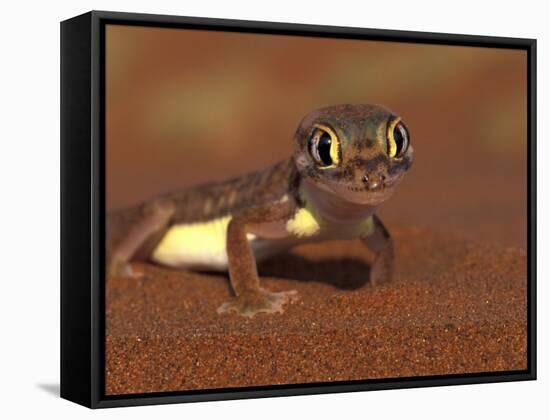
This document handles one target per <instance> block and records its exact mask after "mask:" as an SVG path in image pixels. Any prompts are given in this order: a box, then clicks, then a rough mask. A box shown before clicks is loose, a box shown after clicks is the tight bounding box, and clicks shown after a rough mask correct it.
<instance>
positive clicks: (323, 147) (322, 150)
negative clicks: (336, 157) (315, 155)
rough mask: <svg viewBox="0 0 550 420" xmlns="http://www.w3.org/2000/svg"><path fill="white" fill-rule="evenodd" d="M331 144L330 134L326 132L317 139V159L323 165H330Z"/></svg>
mask: <svg viewBox="0 0 550 420" xmlns="http://www.w3.org/2000/svg"><path fill="white" fill-rule="evenodd" d="M331 144H332V139H331V138H330V134H328V133H327V132H326V131H325V132H323V134H322V135H321V137H320V138H319V143H318V144H317V150H318V152H319V157H320V158H321V161H322V162H323V163H324V164H325V165H327V166H328V165H332V157H331V156H330V146H331Z"/></svg>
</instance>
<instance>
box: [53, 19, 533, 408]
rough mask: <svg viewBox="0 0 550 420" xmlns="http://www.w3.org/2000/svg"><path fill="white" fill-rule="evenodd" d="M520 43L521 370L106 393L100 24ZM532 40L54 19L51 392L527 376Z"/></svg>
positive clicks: (90, 398) (136, 397)
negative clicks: (524, 162)
mask: <svg viewBox="0 0 550 420" xmlns="http://www.w3.org/2000/svg"><path fill="white" fill-rule="evenodd" d="M113 23H115V24H124V25H139V26H154V27H171V28H192V29H206V30H212V31H228V32H248V33H263V34H285V35H302V36H310V37H331V38H346V39H360V40H361V39H368V40H379V41H399V42H408V43H428V44H444V45H461V46H475V47H491V48H507V49H521V50H525V51H526V52H527V61H528V69H527V71H528V85H527V94H528V101H527V106H528V110H527V112H528V146H527V147H528V153H527V156H528V174H527V182H528V189H527V191H528V203H527V208H528V211H527V214H528V230H527V234H528V238H527V247H528V287H527V293H528V315H527V319H528V349H527V354H528V368H527V369H526V370H522V371H509V372H498V373H480V374H477V373H476V374H467V375H442V376H431V377H412V378H398V379H382V380H365V381H350V382H329V383H315V384H303V385H284V386H263V387H250V388H248V387H247V388H236V389H221V390H207V391H204V390H200V391H181V392H162V393H148V394H133V395H120V396H107V395H105V393H104V384H105V374H104V372H105V369H104V368H105V360H104V359H105V344H104V331H105V316H104V313H105V301H104V296H105V290H104V265H105V255H104V239H105V238H104V229H105V220H104V208H105V162H104V152H105V150H104V141H105V139H104V129H105V107H104V101H105V94H104V92H105V70H104V64H105V48H104V46H105V45H104V44H105V42H104V41H105V25H106V24H113ZM535 165H536V40H534V39H518V38H502V37H489V36H472V35H453V34H441V33H423V32H409V31H394V30H379V29H363V28H351V27H332V26H318V25H302V24H288V23H272V22H254V21H239V20H225V19H210V18H195V17H180V16H166V15H149V14H134V13H118V12H105V11H92V12H89V13H86V14H83V15H80V16H77V17H74V18H72V19H69V20H66V21H63V22H62V23H61V397H62V398H65V399H68V400H70V401H73V402H76V403H78V404H82V405H85V406H87V407H90V408H103V407H116V406H134V405H148V404H166V403H179V402H191V401H210V400H227V399H237V398H257V397H272V396H286V395H303V394H320V393H334V392H351V391H366V390H382V389H393V388H413V387H429V386H442V385H458V384H476V383H486V382H504V381H520V380H534V379H536V166H535Z"/></svg>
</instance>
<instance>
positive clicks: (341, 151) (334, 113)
mask: <svg viewBox="0 0 550 420" xmlns="http://www.w3.org/2000/svg"><path fill="white" fill-rule="evenodd" d="M396 127H397V128H399V130H400V131H399V132H398V131H395V130H397V128H396ZM319 130H320V131H319ZM400 133H401V134H400ZM322 136H324V137H325V142H328V143H327V144H325V145H324V146H323V145H320V140H319V139H320V138H321V137H322ZM403 137H406V139H405V140H406V141H405V140H403ZM329 138H330V140H328V139H329ZM396 139H398V140H399V141H398V140H396ZM396 144H397V146H396ZM295 145H296V147H295V151H294V154H293V156H292V157H291V158H289V159H288V160H286V161H283V162H279V163H277V164H275V165H274V166H272V167H271V168H268V169H266V170H264V171H258V172H254V173H250V174H247V175H244V176H242V177H238V178H234V179H230V180H227V181H225V182H221V183H214V184H207V185H202V186H198V187H195V188H191V189H187V190H184V191H181V192H175V193H171V194H165V195H163V196H159V197H155V198H152V199H150V200H148V201H146V202H144V203H142V204H139V205H137V206H135V207H133V208H130V209H126V210H123V211H119V212H116V213H113V214H110V215H108V219H107V233H108V239H107V240H108V243H107V258H108V265H107V274H108V276H120V275H127V276H135V275H136V273H133V272H132V271H131V269H130V266H129V264H128V263H129V262H130V261H131V260H136V259H140V260H150V259H151V258H152V257H153V256H155V257H156V258H155V260H156V261H157V262H159V261H160V262H161V263H163V262H164V261H166V262H167V263H168V262H169V261H168V260H166V258H165V256H164V255H160V257H159V251H158V250H159V248H161V247H162V244H163V240H166V237H167V235H168V234H169V233H170V232H171V229H172V227H177V226H180V227H181V226H190V225H192V224H196V223H203V224H204V223H209V222H210V221H216V220H219V219H220V217H224V216H227V215H230V216H231V217H230V219H229V221H228V224H227V231H226V232H224V234H225V236H224V240H226V253H227V256H226V257H227V269H228V271H229V276H230V280H231V285H232V288H233V291H234V292H235V297H234V298H232V299H231V300H230V301H228V302H226V303H224V304H223V305H222V306H221V307H220V308H219V309H218V312H219V313H226V312H235V313H238V314H241V315H243V316H253V315H254V314H256V313H259V312H267V313H274V312H282V311H283V307H284V305H285V303H287V302H290V301H292V299H293V297H294V296H295V292H294V291H288V292H277V293H273V292H269V291H267V290H265V289H263V288H262V287H260V283H259V278H258V274H257V269H256V257H255V248H254V247H253V244H252V245H251V240H250V235H253V236H254V237H255V238H256V239H255V240H262V241H264V242H266V241H267V243H268V245H269V244H271V243H273V244H274V246H273V249H274V250H275V249H279V247H278V246H276V244H279V243H281V241H283V242H285V243H286V244H289V245H296V244H299V243H303V242H310V241H318V240H324V239H331V238H333V237H338V238H340V239H341V238H342V236H344V237H349V238H350V239H351V238H357V237H358V238H361V239H362V240H363V242H364V243H365V244H366V245H367V246H368V247H369V248H371V249H372V250H373V251H374V252H375V254H376V259H375V261H374V263H373V266H372V268H371V274H370V275H371V281H372V282H375V283H376V282H380V281H384V280H386V279H388V278H389V277H391V272H392V267H393V245H392V242H391V237H390V235H389V233H388V231H387V230H386V229H385V228H384V225H383V224H382V222H381V221H380V220H379V219H378V218H377V217H376V216H375V215H374V211H375V208H376V206H377V205H378V204H380V203H381V202H383V201H385V200H387V199H388V198H389V197H390V196H391V195H392V193H393V191H394V189H395V186H396V185H397V184H398V183H399V181H400V180H401V179H402V177H403V175H404V174H405V173H406V171H407V170H408V169H409V167H410V166H411V163H412V157H413V154H412V153H413V152H412V147H411V146H410V143H409V139H408V132H407V131H406V129H405V128H404V124H403V123H402V122H400V119H399V118H398V117H397V116H396V115H394V114H393V113H392V112H391V111H389V110H387V109H386V108H384V107H381V106H377V105H337V106H331V107H327V108H322V109H319V110H316V111H313V112H311V113H309V114H308V115H307V116H306V117H305V118H304V119H303V120H302V122H301V123H300V125H299V127H298V129H297V130H296V134H295ZM391 146H393V149H392V147H391ZM328 150H330V156H329V153H328ZM396 150H397V151H398V154H397V152H396ZM390 155H391V156H390ZM172 232H173V230H172ZM206 239H208V238H205V240H206ZM268 248H269V247H268ZM224 257H225V256H224Z"/></svg>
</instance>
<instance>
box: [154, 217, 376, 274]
mask: <svg viewBox="0 0 550 420" xmlns="http://www.w3.org/2000/svg"><path fill="white" fill-rule="evenodd" d="M230 221H231V216H230V215H228V216H225V217H221V218H218V219H215V220H211V221H208V222H201V223H192V224H180V225H174V226H172V227H170V228H169V229H168V231H167V232H166V233H165V235H164V237H163V238H162V239H161V241H160V242H159V244H158V245H157V247H156V248H155V250H154V251H153V253H152V255H151V259H152V260H153V261H155V262H156V263H159V264H162V265H166V266H169V267H174V268H188V269H195V270H213V271H226V270H227V265H228V261H227V251H226V246H227V226H228V225H229V222H230ZM372 226H373V225H372V218H370V217H369V218H367V219H365V220H364V221H362V222H360V223H357V224H354V225H345V226H330V225H329V226H327V225H326V224H325V223H323V221H322V220H320V219H319V218H318V217H316V215H315V214H313V213H311V211H310V210H309V209H301V210H300V211H298V212H297V213H296V214H295V215H294V217H293V218H292V219H290V220H288V221H281V222H277V223H264V224H259V225H251V226H249V228H250V230H251V231H252V232H253V233H249V234H248V235H247V237H248V240H249V242H250V244H251V246H252V249H253V251H254V254H255V256H256V260H257V261H260V260H262V259H264V258H267V257H269V256H271V255H274V254H277V253H279V252H281V251H284V250H286V249H288V248H291V247H293V246H295V245H298V244H300V243H305V242H314V241H318V240H325V239H352V238H356V237H362V236H365V235H366V234H368V233H370V231H372Z"/></svg>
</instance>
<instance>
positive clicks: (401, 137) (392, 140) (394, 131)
mask: <svg viewBox="0 0 550 420" xmlns="http://www.w3.org/2000/svg"><path fill="white" fill-rule="evenodd" d="M408 148H409V132H408V131H407V128H406V127H405V124H403V123H402V122H401V120H400V119H399V118H396V119H395V120H393V121H392V122H391V123H390V124H389V126H388V156H389V157H390V158H391V159H398V158H400V157H403V155H404V154H405V152H406V151H407V149H408Z"/></svg>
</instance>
